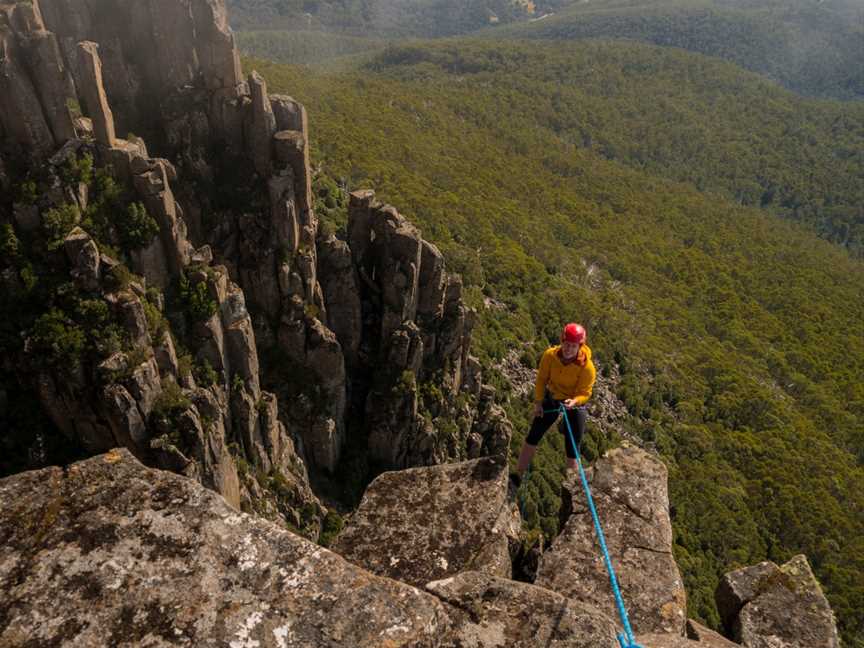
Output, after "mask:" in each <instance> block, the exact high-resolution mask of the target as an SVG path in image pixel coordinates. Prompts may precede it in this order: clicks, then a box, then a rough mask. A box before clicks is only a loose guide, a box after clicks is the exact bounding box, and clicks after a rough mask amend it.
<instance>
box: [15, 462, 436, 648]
mask: <svg viewBox="0 0 864 648" xmlns="http://www.w3.org/2000/svg"><path fill="white" fill-rule="evenodd" d="M0 584H2V587H0V592H2V594H0V644H2V645H23V644H25V643H31V644H35V643H38V644H40V645H66V646H72V645H75V646H96V645H132V644H137V645H157V644H158V645H229V644H230V645H242V646H252V645H254V646H273V647H277V646H280V647H283V648H284V647H286V646H344V645H348V644H350V645H352V646H369V647H370V648H371V647H373V646H374V647H378V646H381V645H387V646H394V647H395V646H438V645H441V640H440V637H441V635H443V634H445V633H447V631H448V630H449V628H450V625H451V623H452V621H451V618H450V614H449V606H446V605H445V604H443V603H441V602H440V601H439V600H438V599H437V598H435V597H434V596H432V595H431V594H427V593H423V592H421V591H419V590H417V589H414V588H412V587H409V586H407V585H403V584H401V583H398V582H396V581H393V580H389V579H385V578H381V577H378V576H374V575H372V574H370V573H369V572H366V571H364V570H362V569H359V568H358V567H355V566H353V565H351V564H350V563H348V562H346V561H345V560H343V559H342V558H340V557H339V556H337V555H336V554H333V553H331V552H329V551H327V550H326V549H323V548H321V547H318V546H316V545H314V544H312V543H310V542H308V541H306V540H304V539H303V538H301V537H299V536H296V535H294V534H292V533H290V532H288V531H286V530H285V529H283V528H280V527H279V526H277V525H275V524H272V523H270V522H267V521H265V520H261V519H258V518H254V517H251V516H248V515H244V514H242V513H239V512H237V511H235V510H233V509H232V508H230V507H228V506H227V505H226V504H225V502H224V501H223V500H222V499H221V498H220V497H218V496H216V495H215V494H214V493H212V492H209V491H207V490H204V489H203V488H201V487H200V486H198V485H197V484H195V483H194V482H192V481H189V480H186V479H183V478H181V477H178V476H176V475H172V474H170V473H167V472H163V471H158V470H150V469H147V468H144V467H143V466H142V465H141V464H139V463H138V462H137V461H136V460H135V459H134V458H133V457H132V455H131V454H130V453H129V452H128V451H125V450H117V451H112V452H109V453H108V454H104V455H100V456H97V457H93V458H92V459H89V460H87V461H84V462H80V463H77V464H74V465H72V466H70V467H69V469H68V470H66V471H64V470H62V469H60V468H48V469H45V470H40V471H34V472H29V473H22V474H19V475H16V476H13V477H10V478H7V479H4V480H0ZM382 642H383V643H382Z"/></svg>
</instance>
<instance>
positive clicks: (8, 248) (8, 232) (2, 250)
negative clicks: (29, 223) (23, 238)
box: [0, 223, 21, 261]
mask: <svg viewBox="0 0 864 648" xmlns="http://www.w3.org/2000/svg"><path fill="white" fill-rule="evenodd" d="M20 253H21V244H20V242H19V241H18V237H17V236H16V235H15V228H14V227H12V225H11V223H3V225H2V227H0V255H2V256H3V258H4V259H8V260H9V261H14V260H15V259H17V258H18V255H19V254H20Z"/></svg>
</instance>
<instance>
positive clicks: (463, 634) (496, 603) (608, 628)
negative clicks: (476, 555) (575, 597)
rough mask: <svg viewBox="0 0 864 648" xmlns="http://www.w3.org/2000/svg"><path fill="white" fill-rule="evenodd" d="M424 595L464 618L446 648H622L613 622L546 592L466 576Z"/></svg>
mask: <svg viewBox="0 0 864 648" xmlns="http://www.w3.org/2000/svg"><path fill="white" fill-rule="evenodd" d="M426 589H427V590H428V591H430V592H432V593H433V594H435V595H436V596H437V597H438V598H440V599H441V600H442V601H445V602H447V603H450V604H451V605H453V606H454V607H456V608H458V609H460V610H462V611H463V612H464V614H463V616H462V618H460V619H459V621H458V623H457V624H456V627H455V628H454V629H453V631H452V633H451V634H450V635H447V636H445V637H444V639H443V641H442V645H443V646H452V647H453V648H456V647H462V646H472V647H473V648H503V647H505V646H506V647H507V648H534V647H535V646H560V647H562V648H563V647H564V646H567V647H568V648H617V646H618V642H617V641H616V639H615V624H614V623H613V622H612V620H611V619H609V617H607V616H606V615H605V614H603V613H602V612H600V611H599V610H597V609H595V608H592V607H591V606H589V605H584V604H582V603H579V602H577V601H572V600H569V599H566V598H564V597H563V596H561V595H560V594H556V593H555V592H550V591H549V590H547V589H543V588H542V587H536V586H534V585H529V584H527V583H519V582H516V581H512V580H507V579H504V578H498V577H496V576H490V575H489V574H483V573H480V572H476V571H467V572H462V573H461V574H457V575H456V576H453V577H450V578H446V579H443V580H439V581H433V582H431V583H428V584H427V585H426ZM646 648H647V647H646Z"/></svg>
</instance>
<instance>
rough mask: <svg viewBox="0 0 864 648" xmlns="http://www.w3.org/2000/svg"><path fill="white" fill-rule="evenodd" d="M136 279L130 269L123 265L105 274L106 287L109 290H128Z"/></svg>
mask: <svg viewBox="0 0 864 648" xmlns="http://www.w3.org/2000/svg"><path fill="white" fill-rule="evenodd" d="M133 279H135V275H133V274H132V273H131V272H130V271H129V268H127V267H126V266H125V265H123V264H122V263H120V264H118V265H116V266H114V267H113V268H111V270H110V271H109V272H108V273H106V274H105V287H106V288H108V289H109V290H126V289H127V288H128V287H129V284H130V283H132V281H133Z"/></svg>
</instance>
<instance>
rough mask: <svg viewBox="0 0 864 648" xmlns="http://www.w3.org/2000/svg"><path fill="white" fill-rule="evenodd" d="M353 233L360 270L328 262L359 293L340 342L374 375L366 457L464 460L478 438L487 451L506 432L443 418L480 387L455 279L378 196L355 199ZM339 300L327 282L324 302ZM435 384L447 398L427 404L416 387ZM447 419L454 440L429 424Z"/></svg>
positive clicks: (331, 257)
mask: <svg viewBox="0 0 864 648" xmlns="http://www.w3.org/2000/svg"><path fill="white" fill-rule="evenodd" d="M347 229H348V240H347V243H348V247H349V249H350V253H351V257H352V260H353V264H354V268H353V269H351V270H350V271H349V269H348V268H347V267H346V263H345V261H344V254H342V256H339V254H337V252H336V250H335V249H334V250H332V251H331V252H330V254H328V255H327V257H326V259H327V261H328V265H329V267H334V268H340V270H339V271H338V273H337V274H338V275H339V276H341V277H344V279H345V281H350V282H352V283H354V284H355V285H356V286H357V288H358V292H359V295H360V308H359V311H358V309H357V308H356V306H355V305H354V304H353V303H352V305H351V310H350V311H349V313H348V315H349V316H348V317H347V318H346V320H345V321H346V322H350V323H351V326H350V327H349V326H347V325H345V326H343V327H342V328H343V331H342V335H343V336H344V338H345V339H346V342H347V344H348V345H349V348H350V349H351V354H352V355H351V357H352V360H353V358H354V351H353V349H354V345H355V340H359V341H360V342H359V347H358V351H357V358H358V360H357V361H356V362H358V363H359V364H360V365H362V364H363V363H364V362H365V363H366V364H367V365H371V366H375V367H376V371H375V374H374V377H373V378H372V380H369V381H367V382H366V384H364V385H362V386H360V389H362V390H364V391H367V396H366V404H365V410H366V416H365V417H364V419H365V429H366V434H367V435H368V438H369V450H370V456H371V457H372V458H373V459H374V460H376V461H377V462H379V463H380V464H382V465H384V466H388V467H395V468H398V467H405V466H411V465H418V464H431V463H440V462H441V461H444V460H446V459H448V458H453V457H459V458H464V456H465V455H463V454H460V453H462V452H465V451H464V450H461V448H463V447H466V441H467V439H468V437H469V436H470V435H471V434H472V431H473V432H474V434H475V436H477V437H478V438H479V439H480V441H479V444H478V443H477V442H476V441H474V445H477V446H478V447H482V446H483V443H484V442H485V441H484V439H487V437H490V435H493V436H494V435H497V434H500V428H498V429H497V430H493V428H495V427H496V425H495V423H494V422H490V421H485V420H483V419H481V418H480V417H479V416H476V415H474V416H472V415H471V414H469V413H468V412H465V413H464V414H463V413H459V412H455V411H449V412H441V411H439V410H440V409H441V408H443V409H444V410H452V407H450V406H449V405H448V403H449V402H450V401H451V400H452V398H453V397H455V396H456V395H457V394H459V393H466V394H470V395H472V396H474V397H475V398H477V397H478V396H479V391H480V386H481V385H480V378H479V364H478V363H477V362H476V360H475V359H474V358H472V357H471V356H469V354H468V347H469V343H470V335H471V328H472V326H473V321H474V316H475V314H474V312H473V311H471V310H470V309H468V308H466V307H465V306H464V304H463V302H462V299H461V288H462V284H461V281H460V279H459V277H458V276H454V275H450V274H448V273H446V271H445V270H444V260H443V257H442V256H441V253H440V252H439V251H438V250H437V249H436V248H435V246H434V245H432V244H431V243H429V242H428V241H424V240H423V239H422V237H421V236H420V233H419V231H417V229H416V228H414V227H413V226H412V225H411V224H410V223H409V222H408V221H407V220H406V219H405V218H404V217H403V216H402V215H401V214H399V212H398V211H397V210H396V209H395V208H393V207H391V206H389V205H385V204H382V203H380V202H378V201H376V200H375V195H374V193H373V192H372V191H357V192H354V193H352V194H351V198H350V204H349V211H348V228H347ZM339 295H340V288H339V286H338V285H337V284H327V283H325V300H326V301H328V302H330V301H331V300H332V301H334V302H335V300H336V298H337V297H338V296H339ZM430 380H432V381H434V382H435V383H436V386H437V387H438V388H439V389H440V391H441V392H442V396H443V398H442V399H439V400H438V401H437V402H435V401H434V400H433V402H431V403H430V402H428V400H429V399H426V400H425V401H424V402H421V399H420V396H419V394H418V391H421V390H419V389H418V386H420V385H422V384H423V383H424V382H428V381H430ZM421 407H425V408H429V410H428V411H427V412H425V413H424V412H423V411H421ZM433 409H434V410H436V411H432V410H433ZM445 413H448V414H449V418H451V419H452V420H461V421H462V425H461V427H459V428H458V429H457V430H455V432H450V433H449V434H448V433H447V431H445V430H442V429H440V428H439V429H435V427H434V426H433V425H431V421H430V419H433V418H437V417H439V416H441V415H442V414H445ZM424 414H425V415H424ZM494 414H495V415H496V416H498V415H499V414H500V413H498V412H495V413H494ZM490 444H491V445H493V446H496V447H497V445H500V444H498V442H491V441H490V442H488V443H487V445H490ZM504 445H506V444H504Z"/></svg>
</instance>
